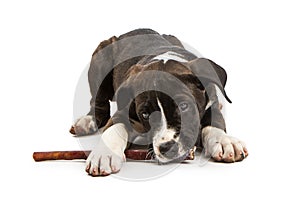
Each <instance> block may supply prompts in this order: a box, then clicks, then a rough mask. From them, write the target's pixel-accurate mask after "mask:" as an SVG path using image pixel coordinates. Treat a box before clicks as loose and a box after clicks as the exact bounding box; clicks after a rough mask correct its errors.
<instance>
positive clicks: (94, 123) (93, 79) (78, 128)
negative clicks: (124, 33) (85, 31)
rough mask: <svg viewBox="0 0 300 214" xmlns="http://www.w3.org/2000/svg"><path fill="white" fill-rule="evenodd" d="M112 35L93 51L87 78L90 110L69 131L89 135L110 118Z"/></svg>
mask: <svg viewBox="0 0 300 214" xmlns="http://www.w3.org/2000/svg"><path fill="white" fill-rule="evenodd" d="M114 41H116V37H112V38H110V39H108V40H105V41H103V42H101V43H100V45H99V46H98V47H97V49H96V50H95V51H94V53H93V56H92V60H91V63H90V68H89V71H88V80H89V86H90V92H91V95H92V98H91V101H90V111H89V113H88V114H87V115H86V116H83V117H81V118H79V119H78V120H77V121H76V122H75V123H74V125H73V126H72V128H71V129H70V132H71V133H72V134H74V135H78V136H81V135H89V134H93V133H95V132H97V131H98V129H99V128H101V127H103V126H105V124H106V123H107V121H108V120H109V118H110V103H109V101H110V100H112V98H113V95H114V89H113V67H114V65H113V56H114V53H113V43H114Z"/></svg>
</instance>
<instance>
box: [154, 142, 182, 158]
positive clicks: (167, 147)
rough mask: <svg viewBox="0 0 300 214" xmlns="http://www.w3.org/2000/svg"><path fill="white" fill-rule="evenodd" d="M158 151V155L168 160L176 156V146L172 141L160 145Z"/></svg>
mask: <svg viewBox="0 0 300 214" xmlns="http://www.w3.org/2000/svg"><path fill="white" fill-rule="evenodd" d="M158 149H159V152H160V154H162V155H163V156H165V157H167V158H170V159H172V158H174V157H176V156H177V154H178V144H177V143H176V142H175V141H174V140H171V141H168V142H165V143H162V144H161V145H160V146H159V148H158Z"/></svg>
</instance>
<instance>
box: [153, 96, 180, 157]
mask: <svg viewBox="0 0 300 214" xmlns="http://www.w3.org/2000/svg"><path fill="white" fill-rule="evenodd" d="M157 102H158V106H159V108H160V111H161V127H160V130H159V131H158V132H157V133H155V135H154V137H153V149H154V152H155V154H157V155H159V154H160V152H159V146H160V145H161V144H163V143H166V142H168V141H171V140H174V141H176V142H177V141H178V139H179V137H176V138H174V135H175V133H176V131H175V130H174V129H168V124H167V119H166V116H165V113H164V109H163V107H162V105H161V103H160V101H159V99H157ZM158 157H159V156H158Z"/></svg>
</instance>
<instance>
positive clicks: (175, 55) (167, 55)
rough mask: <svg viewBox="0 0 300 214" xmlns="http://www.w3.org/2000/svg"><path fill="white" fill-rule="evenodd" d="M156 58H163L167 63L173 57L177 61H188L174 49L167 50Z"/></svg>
mask: <svg viewBox="0 0 300 214" xmlns="http://www.w3.org/2000/svg"><path fill="white" fill-rule="evenodd" d="M153 59H154V60H155V59H156V60H163V61H164V63H166V62H167V61H168V60H170V59H172V60H175V61H177V62H187V60H186V59H184V58H183V56H182V55H181V54H179V53H176V52H173V51H168V52H165V53H163V54H161V55H158V56H156V57H154V58H153Z"/></svg>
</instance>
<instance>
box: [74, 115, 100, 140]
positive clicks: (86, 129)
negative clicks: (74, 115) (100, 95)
mask: <svg viewBox="0 0 300 214" xmlns="http://www.w3.org/2000/svg"><path fill="white" fill-rule="evenodd" d="M96 131H97V125H96V122H95V119H94V117H93V116H91V115H86V116H83V117H81V118H79V119H78V120H77V121H76V122H75V124H74V125H73V126H72V128H71V129H70V132H71V134H74V135H77V136H82V135H89V134H93V133H95V132H96Z"/></svg>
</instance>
